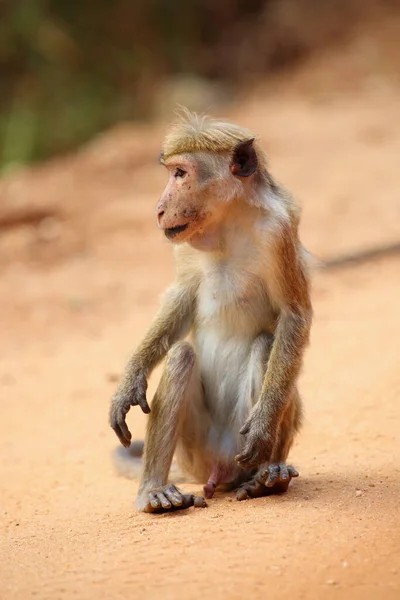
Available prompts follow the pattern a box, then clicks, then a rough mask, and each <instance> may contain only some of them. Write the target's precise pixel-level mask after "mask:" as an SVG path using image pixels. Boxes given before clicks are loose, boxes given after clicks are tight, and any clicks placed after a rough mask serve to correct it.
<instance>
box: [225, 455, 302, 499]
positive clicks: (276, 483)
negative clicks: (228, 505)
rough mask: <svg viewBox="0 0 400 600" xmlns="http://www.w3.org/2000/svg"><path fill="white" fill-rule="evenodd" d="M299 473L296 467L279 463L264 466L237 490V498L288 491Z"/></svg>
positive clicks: (256, 496)
mask: <svg viewBox="0 0 400 600" xmlns="http://www.w3.org/2000/svg"><path fill="white" fill-rule="evenodd" d="M298 476H299V474H298V472H297V471H296V469H295V468H294V467H292V466H291V465H286V464H285V463H277V464H271V465H267V466H265V467H262V468H261V469H260V470H259V471H258V473H257V474H256V475H255V477H254V478H253V479H251V480H250V481H246V483H244V484H243V485H241V486H240V487H239V488H238V490H237V491H236V500H239V501H241V500H248V499H249V498H260V497H261V496H271V495H272V494H282V493H283V492H286V490H287V489H288V487H289V483H290V481H291V479H292V478H293V477H298Z"/></svg>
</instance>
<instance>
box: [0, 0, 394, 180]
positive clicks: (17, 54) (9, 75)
mask: <svg viewBox="0 0 400 600" xmlns="http://www.w3.org/2000/svg"><path fill="white" fill-rule="evenodd" d="M399 13H400V5H399V2H398V1H397V0H380V1H378V0H325V1H323V2H321V1H319V0H246V1H244V0H219V1H218V2H215V1H214V0H188V1H186V2H179V1H178V0H175V1H167V0H149V1H146V2H145V1H135V2H133V1H132V0H115V1H111V0H86V2H79V0H69V1H67V0H65V1H62V0H2V1H1V3H0V72H1V80H0V148H1V159H0V160H1V162H0V166H1V167H2V168H3V169H4V168H7V167H9V166H11V165H15V164H20V163H25V162H30V161H37V160H43V159H45V158H48V157H50V156H52V155H54V154H59V153H63V152H66V151H69V150H71V149H72V148H74V147H77V146H79V145H80V144H82V143H83V142H85V141H87V140H88V139H90V138H91V137H93V136H94V135H95V134H96V133H97V132H99V131H102V130H104V129H107V128H109V127H110V126H112V125H113V124H115V123H118V122H121V121H127V120H129V121H131V120H135V121H138V120H146V121H148V120H150V119H153V118H154V117H157V116H160V115H168V116H170V113H171V110H172V109H173V106H174V104H175V103H176V102H177V101H181V102H182V101H183V102H184V103H185V102H186V103H188V104H193V105H194V107H195V108H200V109H204V108H205V109H207V108H208V107H210V106H211V107H214V106H215V105H216V104H217V103H219V102H226V101H227V100H228V99H229V100H232V99H235V98H236V97H237V95H238V94H242V93H243V92H245V91H248V90H249V89H251V88H253V87H254V86H255V85H257V84H258V83H259V82H260V79H261V80H264V81H265V80H266V79H268V80H269V79H270V78H271V77H275V76H277V75H279V74H282V73H287V72H288V70H289V69H291V68H293V67H294V66H296V65H299V63H300V62H302V61H305V60H307V59H308V58H310V56H313V55H315V54H318V53H320V52H322V51H326V48H327V46H331V45H336V46H337V45H338V44H344V43H348V42H349V40H350V39H354V38H358V44H357V50H356V52H357V54H358V55H359V56H358V65H357V68H358V70H364V71H369V72H373V73H377V72H378V73H384V74H388V72H389V71H392V75H395V76H396V77H398V76H399V54H400V51H399V42H398V39H399V38H398V36H399ZM354 75H355V73H351V76H350V77H348V76H347V77H346V76H345V77H344V79H341V80H340V81H338V80H336V81H335V84H334V88H338V87H339V88H348V87H349V85H352V84H353V85H354V81H352V78H353V77H354ZM334 76H335V73H333V74H327V80H329V79H330V78H332V77H334Z"/></svg>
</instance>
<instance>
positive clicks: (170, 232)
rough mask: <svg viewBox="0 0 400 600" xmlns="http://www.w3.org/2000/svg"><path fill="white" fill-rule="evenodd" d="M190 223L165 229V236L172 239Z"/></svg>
mask: <svg viewBox="0 0 400 600" xmlns="http://www.w3.org/2000/svg"><path fill="white" fill-rule="evenodd" d="M188 225H189V223H186V224H185V225H177V227H168V228H167V229H165V230H164V233H165V236H166V237H167V238H168V239H169V240H172V239H173V238H174V237H176V236H177V235H178V234H179V233H182V232H183V231H185V229H187V228H188Z"/></svg>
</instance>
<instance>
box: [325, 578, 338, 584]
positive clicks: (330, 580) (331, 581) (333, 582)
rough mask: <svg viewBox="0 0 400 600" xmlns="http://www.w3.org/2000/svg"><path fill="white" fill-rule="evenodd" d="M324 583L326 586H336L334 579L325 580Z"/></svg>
mask: <svg viewBox="0 0 400 600" xmlns="http://www.w3.org/2000/svg"><path fill="white" fill-rule="evenodd" d="M326 583H327V585H336V581H335V580H334V579H327V580H326Z"/></svg>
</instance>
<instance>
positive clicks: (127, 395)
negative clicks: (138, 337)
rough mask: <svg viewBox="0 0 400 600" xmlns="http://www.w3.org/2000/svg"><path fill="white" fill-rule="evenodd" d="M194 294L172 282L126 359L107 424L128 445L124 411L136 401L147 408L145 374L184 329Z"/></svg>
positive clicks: (189, 320)
mask: <svg viewBox="0 0 400 600" xmlns="http://www.w3.org/2000/svg"><path fill="white" fill-rule="evenodd" d="M194 298H195V294H194V293H193V291H192V290H191V289H190V287H189V286H186V285H183V284H179V283H177V284H175V285H174V286H172V287H171V288H169V289H168V290H167V292H166V294H165V297H164V301H163V303H162V306H161V308H160V310H159V312H158V314H157V316H156V318H155V320H154V322H153V324H152V325H151V326H150V329H149V330H148V332H147V333H146V335H145V337H144V339H143V341H142V343H141V344H140V345H139V347H138V348H137V350H136V352H135V353H134V354H133V356H132V358H131V359H130V361H129V363H128V365H127V367H126V369H125V373H124V375H123V378H122V381H121V383H120V385H119V387H118V389H117V391H116V393H115V394H114V397H113V399H112V401H111V408H110V425H111V427H112V428H113V429H114V431H115V433H116V434H117V436H118V438H119V440H120V442H121V444H122V445H123V446H125V447H128V446H129V445H130V442H131V437H132V436H131V433H130V431H129V429H128V427H127V424H126V420H125V419H126V414H127V412H128V411H129V409H130V407H131V406H137V405H139V406H140V407H141V409H142V411H143V412H144V413H149V412H150V407H149V405H148V403H147V399H146V390H147V378H148V376H149V375H150V373H151V372H152V370H153V369H154V367H155V366H156V365H157V364H158V363H159V362H160V361H161V360H162V359H163V358H164V357H165V355H166V354H167V352H168V350H169V349H170V348H171V346H172V344H174V343H175V342H176V341H177V340H179V339H180V338H182V337H184V336H185V335H186V333H187V332H188V330H189V328H190V326H191V323H192V316H193V311H194Z"/></svg>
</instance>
